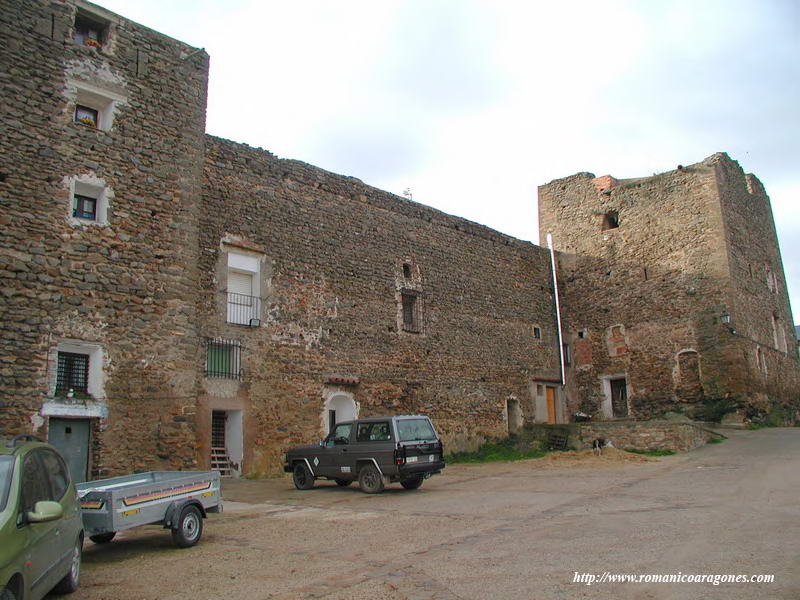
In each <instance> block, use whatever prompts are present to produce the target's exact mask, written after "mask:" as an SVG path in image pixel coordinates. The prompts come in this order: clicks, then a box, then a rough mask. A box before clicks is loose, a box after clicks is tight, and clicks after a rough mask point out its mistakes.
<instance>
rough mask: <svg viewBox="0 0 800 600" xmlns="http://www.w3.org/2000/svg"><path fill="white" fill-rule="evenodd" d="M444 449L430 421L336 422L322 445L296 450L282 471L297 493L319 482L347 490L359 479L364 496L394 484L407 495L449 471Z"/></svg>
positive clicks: (402, 418) (415, 418)
mask: <svg viewBox="0 0 800 600" xmlns="http://www.w3.org/2000/svg"><path fill="white" fill-rule="evenodd" d="M444 467H445V463H444V446H443V444H442V442H441V440H439V436H438V435H437V434H436V430H435V429H434V427H433V423H431V420H430V419H429V418H428V417H424V416H419V415H414V416H393V417H370V418H368V419H358V420H356V421H347V422H345V423H337V424H336V426H335V427H334V428H333V431H332V432H331V433H330V435H328V437H326V438H325V439H324V440H322V441H321V442H319V444H314V445H313V446H300V447H298V448H292V449H291V450H289V452H287V453H286V460H285V462H284V465H283V470H284V471H286V472H287V473H292V475H293V478H294V485H295V487H296V488H297V489H298V490H308V489H311V488H312V487H314V480H316V479H332V480H334V481H335V482H336V483H337V484H338V485H340V486H342V487H344V486H348V485H350V484H351V483H352V482H353V481H355V480H358V484H359V486H360V487H361V491H363V492H366V493H367V494H377V493H379V492H381V491H383V488H384V486H385V485H386V484H387V483H389V482H394V481H399V482H400V485H402V486H403V487H404V488H406V489H407V490H415V489H417V488H418V487H419V486H421V485H422V482H423V481H424V480H425V479H427V478H428V477H430V476H431V475H434V474H436V473H441V472H442V469H444Z"/></svg>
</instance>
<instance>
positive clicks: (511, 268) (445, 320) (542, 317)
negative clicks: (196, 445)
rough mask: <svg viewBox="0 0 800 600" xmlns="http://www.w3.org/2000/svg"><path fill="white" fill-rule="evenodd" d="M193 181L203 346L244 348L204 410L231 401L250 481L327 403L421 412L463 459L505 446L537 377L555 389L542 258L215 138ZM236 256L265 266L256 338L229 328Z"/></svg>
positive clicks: (308, 437) (466, 225) (209, 387)
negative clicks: (487, 442)
mask: <svg viewBox="0 0 800 600" xmlns="http://www.w3.org/2000/svg"><path fill="white" fill-rule="evenodd" d="M205 177H206V188H205V195H204V206H203V210H202V214H203V218H202V236H201V263H200V264H201V288H202V289H203V290H206V292H205V293H204V294H203V295H202V296H201V299H200V302H199V311H200V314H201V315H202V320H201V322H202V323H203V331H202V334H203V335H207V336H212V337H217V336H218V337H224V338H226V339H232V340H236V341H240V342H241V344H242V348H243V349H242V354H243V364H244V372H245V374H244V378H243V380H242V382H241V383H233V384H231V385H232V387H230V388H228V389H226V390H222V389H220V388H219V387H215V386H217V384H218V382H216V381H213V380H210V379H206V380H205V384H204V385H205V390H206V395H207V398H206V401H207V402H208V403H209V406H212V405H213V404H214V403H222V402H223V401H224V398H226V397H227V398H237V399H238V400H237V402H240V406H241V407H242V408H243V409H244V410H245V412H246V414H247V416H246V419H247V421H248V422H249V425H247V426H246V429H248V431H249V432H250V434H249V435H250V439H248V440H247V441H246V443H245V446H246V447H251V448H252V449H253V456H252V459H253V464H254V466H253V469H254V470H256V471H268V472H274V471H275V470H276V469H277V468H278V467H279V465H280V461H281V460H282V453H283V451H284V450H285V449H286V448H287V447H289V446H292V445H294V444H297V443H298V442H301V441H307V442H313V441H315V440H317V439H319V438H320V436H321V434H322V432H323V429H324V428H325V427H326V426H327V425H326V424H325V423H324V418H323V414H322V413H323V412H324V401H325V398H326V397H328V396H329V395H330V394H332V393H334V392H336V391H341V392H345V393H347V394H349V395H350V396H351V397H352V398H353V400H354V401H355V402H356V403H357V404H358V406H359V407H360V414H361V415H363V416H368V415H374V414H386V413H400V414H402V413H424V414H428V415H430V416H431V417H432V418H433V420H434V423H435V424H436V426H437V427H438V428H439V429H440V433H441V434H442V435H443V437H444V439H445V441H446V443H447V444H449V445H450V447H451V448H460V447H466V446H468V445H470V444H475V443H477V442H478V441H480V440H481V439H483V438H485V437H488V436H498V435H505V434H506V433H507V432H508V429H507V424H506V416H505V407H506V402H507V401H508V400H509V399H516V400H517V401H518V402H519V404H520V405H521V407H522V410H523V412H524V414H525V416H526V417H530V415H531V412H532V410H533V408H532V403H533V399H532V397H531V387H532V386H533V387H535V386H534V385H533V381H534V379H535V378H547V379H553V378H557V377H558V353H557V344H556V330H555V316H554V311H553V295H552V281H551V276H550V271H549V261H548V256H547V253H546V252H545V251H544V250H543V249H541V248H539V247H537V246H533V245H531V244H529V243H526V242H520V241H518V240H515V239H513V238H510V237H508V236H504V235H502V234H499V233H497V232H494V231H492V230H490V229H488V228H485V227H482V226H479V225H476V224H474V223H470V222H467V221H464V220H462V219H458V218H455V217H451V216H448V215H445V214H443V213H440V212H438V211H436V210H433V209H430V208H427V207H424V206H421V205H419V204H416V203H413V202H408V201H406V200H404V199H401V198H398V197H396V196H394V195H391V194H388V193H386V192H382V191H380V190H376V189H374V188H370V187H369V186H366V185H364V184H362V183H361V182H360V181H358V180H356V179H353V178H349V177H343V176H338V175H334V174H331V173H328V172H325V171H323V170H321V169H318V168H315V167H312V166H310V165H307V164H305V163H301V162H297V161H290V160H279V159H277V158H275V157H274V156H272V155H271V154H269V153H267V152H264V151H261V150H255V149H252V148H249V147H247V146H243V145H240V144H235V143H232V142H228V141H225V140H221V139H217V138H213V137H208V138H207V159H206V170H205ZM247 251H249V252H252V253H253V255H254V256H260V257H261V260H262V264H263V265H264V267H263V273H262V274H261V280H262V281H261V290H260V292H261V296H262V304H263V307H262V313H261V315H260V316H261V319H262V325H261V327H256V328H252V327H249V328H248V327H243V326H239V325H232V324H230V323H226V322H225V321H226V315H225V309H224V300H223V298H224V296H225V291H226V290H225V286H226V280H225V273H224V266H225V265H226V264H227V259H226V258H225V255H226V252H247ZM221 265H222V267H221ZM404 265H407V267H405V269H407V271H405V272H404ZM405 288H413V289H414V290H415V291H416V292H418V293H419V296H418V302H419V304H421V311H420V314H419V315H418V316H419V318H420V321H421V324H420V329H419V332H411V331H405V330H404V327H403V321H402V314H401V313H402V306H401V302H400V300H401V299H400V297H399V296H400V293H399V290H401V289H405ZM417 308H420V307H419V305H418V306H417ZM534 327H538V328H540V330H541V338H540V339H535V338H534V332H533V328H534ZM333 375H337V376H343V377H345V378H349V379H348V381H349V383H348V384H347V385H344V386H342V385H340V384H339V383H337V382H336V380H335V378H333V377H332V376H333ZM353 381H357V383H355V384H353V383H352V382H353Z"/></svg>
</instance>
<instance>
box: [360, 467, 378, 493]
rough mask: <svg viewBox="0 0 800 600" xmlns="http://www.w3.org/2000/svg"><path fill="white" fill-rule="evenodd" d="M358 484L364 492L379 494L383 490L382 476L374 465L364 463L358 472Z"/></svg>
mask: <svg viewBox="0 0 800 600" xmlns="http://www.w3.org/2000/svg"><path fill="white" fill-rule="evenodd" d="M358 485H359V487H361V491H362V492H364V493H365V494H380V493H381V492H382V491H383V477H382V476H381V474H380V471H378V469H377V468H376V467H375V465H364V466H363V467H361V470H360V471H359V472H358Z"/></svg>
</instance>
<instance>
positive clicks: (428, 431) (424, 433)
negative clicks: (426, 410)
mask: <svg viewBox="0 0 800 600" xmlns="http://www.w3.org/2000/svg"><path fill="white" fill-rule="evenodd" d="M397 434H398V437H399V439H400V441H401V442H415V441H418V440H435V439H436V433H435V432H434V431H433V425H431V422H430V421H429V420H428V419H400V420H398V421H397Z"/></svg>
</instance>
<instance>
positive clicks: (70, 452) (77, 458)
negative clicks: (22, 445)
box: [47, 417, 92, 483]
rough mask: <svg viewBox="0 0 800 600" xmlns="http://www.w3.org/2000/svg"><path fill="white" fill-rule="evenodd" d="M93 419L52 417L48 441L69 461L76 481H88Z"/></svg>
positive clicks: (68, 466)
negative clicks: (90, 435) (90, 436)
mask: <svg viewBox="0 0 800 600" xmlns="http://www.w3.org/2000/svg"><path fill="white" fill-rule="evenodd" d="M91 423H92V421H91V419H57V418H54V417H50V424H49V426H48V433H47V441H48V442H50V444H52V445H53V446H55V447H56V448H57V449H58V451H59V452H60V453H61V456H63V457H64V461H65V462H66V463H67V468H68V469H69V474H70V477H71V478H72V481H74V482H75V483H81V482H82V481H86V474H87V469H88V467H89V432H90V428H91Z"/></svg>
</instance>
